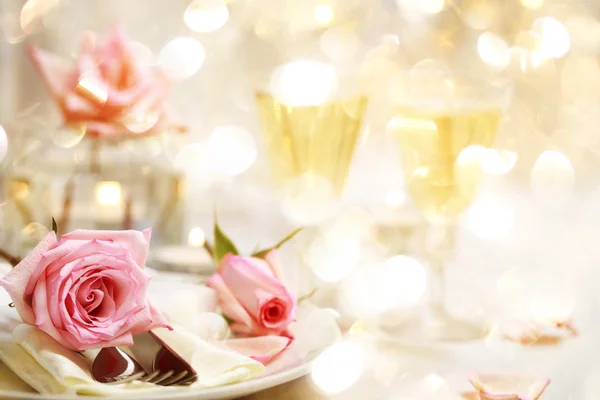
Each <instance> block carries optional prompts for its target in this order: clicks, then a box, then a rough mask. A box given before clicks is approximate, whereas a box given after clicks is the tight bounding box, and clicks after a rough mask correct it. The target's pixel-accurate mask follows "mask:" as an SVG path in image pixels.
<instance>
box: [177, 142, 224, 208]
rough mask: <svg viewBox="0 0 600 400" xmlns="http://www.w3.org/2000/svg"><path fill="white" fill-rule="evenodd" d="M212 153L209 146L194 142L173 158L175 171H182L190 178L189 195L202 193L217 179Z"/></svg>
mask: <svg viewBox="0 0 600 400" xmlns="http://www.w3.org/2000/svg"><path fill="white" fill-rule="evenodd" d="M212 165H213V164H212V155H211V154H210V152H209V151H208V150H207V146H206V145H204V144H202V143H198V142H194V143H190V144H189V145H187V146H185V147H183V148H182V149H181V150H179V152H177V154H176V155H175V158H174V159H173V168H174V169H175V171H178V172H182V173H184V174H185V176H186V178H187V179H188V185H187V187H188V190H189V195H190V196H192V195H201V194H203V193H202V192H203V191H204V190H205V189H207V188H209V187H210V186H211V185H212V184H213V182H214V181H215V179H216V176H215V173H214V171H213V166H212Z"/></svg>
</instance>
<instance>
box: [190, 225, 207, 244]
mask: <svg viewBox="0 0 600 400" xmlns="http://www.w3.org/2000/svg"><path fill="white" fill-rule="evenodd" d="M205 241H206V235H205V233H204V229H202V228H200V227H199V226H196V227H194V228H192V229H191V230H190V233H189V234H188V244H189V245H190V246H193V247H202V246H203V245H204V243H205Z"/></svg>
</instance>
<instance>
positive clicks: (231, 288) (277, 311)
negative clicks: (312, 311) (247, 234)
mask: <svg viewBox="0 0 600 400" xmlns="http://www.w3.org/2000/svg"><path fill="white" fill-rule="evenodd" d="M206 284H207V285H208V286H210V287H211V288H213V289H214V290H215V291H216V292H217V296H218V298H219V306H220V307H221V310H222V311H223V314H224V315H225V316H226V317H227V318H229V319H230V320H232V321H233V322H232V323H231V325H230V327H231V330H232V332H233V333H236V334H240V335H244V336H266V335H282V336H288V337H291V334H290V333H289V332H288V331H287V328H288V325H289V324H290V323H291V322H293V321H295V320H296V299H295V297H294V296H293V295H292V294H291V293H290V291H289V290H288V289H287V288H286V287H285V285H284V284H283V282H282V274H281V268H280V261H279V256H278V254H277V251H276V250H271V251H270V252H269V253H268V254H267V255H266V256H265V258H264V259H260V258H254V257H240V256H234V255H231V254H228V255H226V256H225V257H224V258H223V259H222V260H221V262H220V263H219V269H218V271H217V273H215V274H214V275H213V276H211V277H210V278H209V279H208V280H207V282H206Z"/></svg>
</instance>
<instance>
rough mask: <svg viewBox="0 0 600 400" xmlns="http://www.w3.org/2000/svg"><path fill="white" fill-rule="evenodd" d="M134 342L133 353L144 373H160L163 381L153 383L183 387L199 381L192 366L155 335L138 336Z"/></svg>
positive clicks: (144, 334) (151, 333) (149, 333)
mask: <svg viewBox="0 0 600 400" xmlns="http://www.w3.org/2000/svg"><path fill="white" fill-rule="evenodd" d="M133 341H134V344H133V347H131V352H132V353H133V356H134V357H135V358H136V360H137V361H138V362H139V364H140V366H141V367H142V368H143V369H144V371H146V373H148V374H153V373H155V372H156V371H160V378H161V379H160V380H158V381H157V380H155V381H153V382H152V383H155V384H160V385H164V386H171V385H177V386H181V385H191V384H192V383H194V382H196V380H197V379H198V375H197V373H196V371H195V370H194V369H193V368H192V366H191V365H190V364H189V363H188V362H187V361H185V360H184V359H183V358H182V357H181V356H180V355H179V354H177V352H175V351H174V350H173V349H172V348H171V347H170V346H169V345H168V344H167V343H165V342H164V341H163V340H162V339H161V338H160V337H158V336H157V335H156V334H155V333H153V332H147V333H142V334H140V335H136V336H135V337H134V338H133ZM163 371H167V372H165V373H163Z"/></svg>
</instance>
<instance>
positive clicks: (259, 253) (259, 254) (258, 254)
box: [252, 228, 304, 258]
mask: <svg viewBox="0 0 600 400" xmlns="http://www.w3.org/2000/svg"><path fill="white" fill-rule="evenodd" d="M302 229H304V228H298V229H296V230H294V231H293V232H292V233H290V234H289V235H287V236H286V237H284V238H283V239H281V240H280V241H279V242H278V243H277V244H276V245H275V246H273V247H269V248H268V249H263V250H260V251H256V252H254V253H252V257H258V258H263V257H264V256H266V255H267V253H268V252H269V251H271V250H273V249H278V248H280V247H281V246H283V245H284V244H286V243H287V242H289V241H290V240H292V239H293V238H294V236H296V235H297V234H298V233H300V231H301V230H302Z"/></svg>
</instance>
